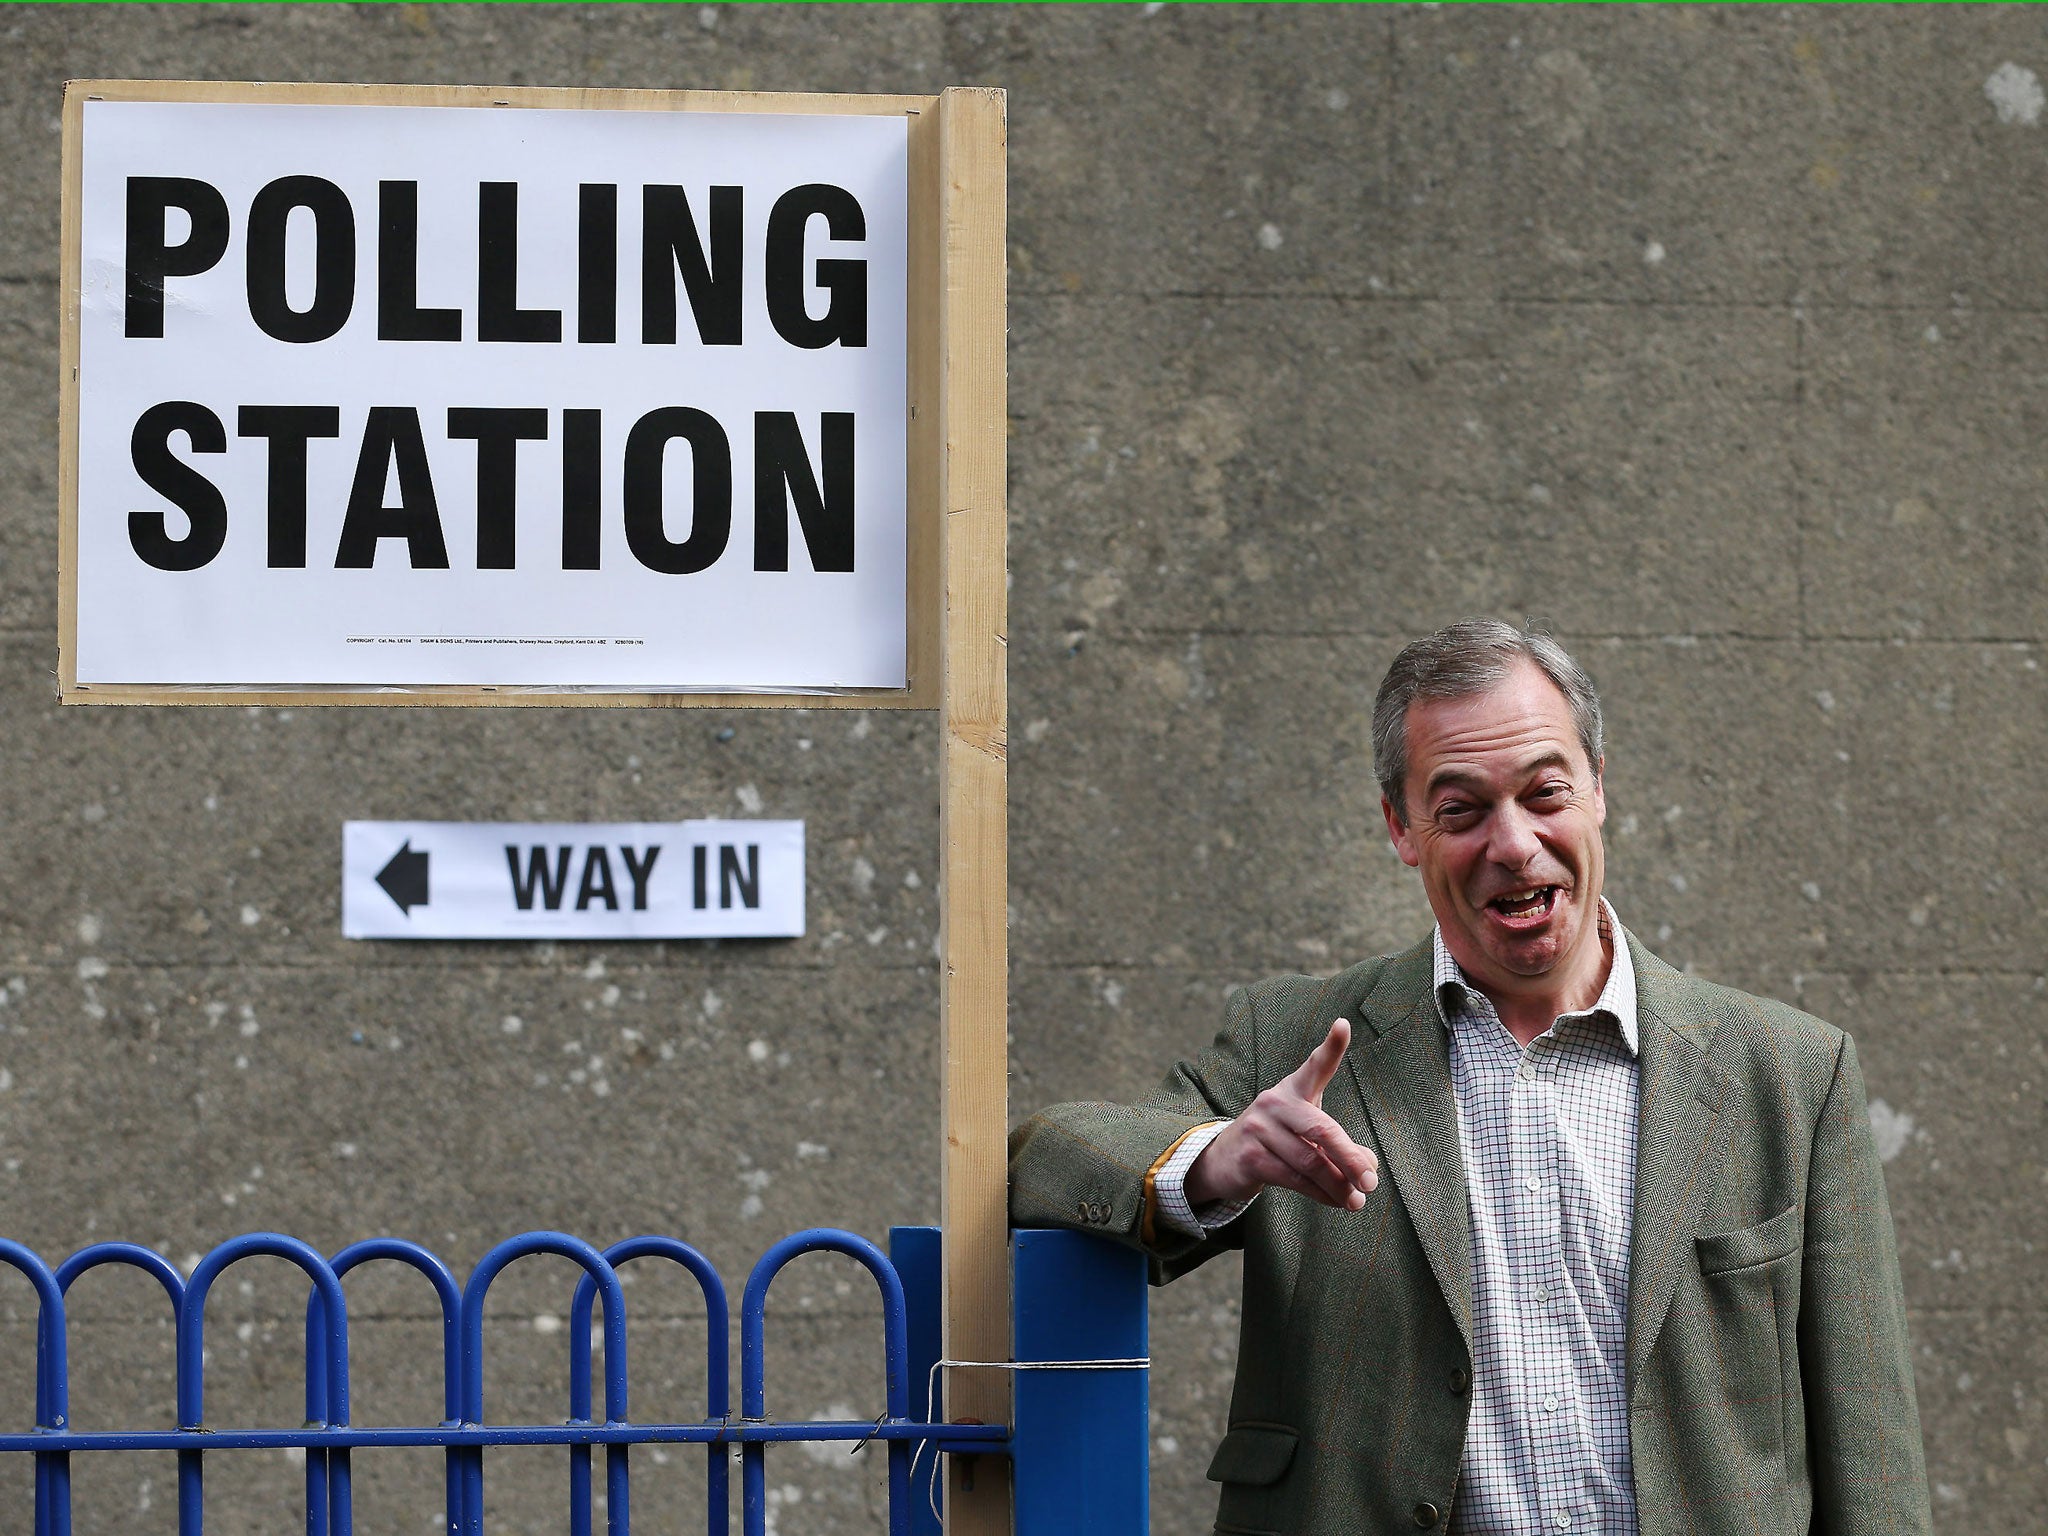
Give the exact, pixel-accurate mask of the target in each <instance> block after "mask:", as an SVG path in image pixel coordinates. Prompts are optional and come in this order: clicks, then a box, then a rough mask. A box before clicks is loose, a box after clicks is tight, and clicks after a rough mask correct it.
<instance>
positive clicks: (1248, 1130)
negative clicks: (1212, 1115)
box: [1184, 1019, 1380, 1211]
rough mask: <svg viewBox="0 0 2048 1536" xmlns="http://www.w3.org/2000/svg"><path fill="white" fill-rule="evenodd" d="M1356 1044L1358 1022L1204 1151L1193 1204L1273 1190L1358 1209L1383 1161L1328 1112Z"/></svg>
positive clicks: (1333, 1031)
mask: <svg viewBox="0 0 2048 1536" xmlns="http://www.w3.org/2000/svg"><path fill="white" fill-rule="evenodd" d="M1350 1044H1351V1021H1350V1020H1349V1019H1339V1020H1337V1021H1336V1022H1335V1023H1334V1024H1332V1025H1331V1026H1330V1033H1329V1034H1328V1035H1327V1036H1326V1037H1325V1038H1324V1040H1323V1043H1322V1044H1321V1045H1319V1046H1317V1047H1316V1048H1315V1050H1314V1051H1312V1052H1311V1053H1310V1054H1309V1058H1308V1060H1307V1061H1304V1062H1303V1063H1302V1064H1301V1065H1300V1066H1298V1067H1296V1068H1295V1069H1294V1070H1293V1071H1292V1072H1290V1073H1289V1074H1288V1075H1287V1076H1285V1077H1283V1078H1281V1079H1280V1081H1279V1082H1277V1083H1275V1084H1274V1085H1273V1086H1272V1087H1270V1088H1268V1089H1267V1090H1266V1091H1265V1092H1264V1093H1262V1094H1260V1095H1259V1096H1258V1097H1257V1098H1256V1099H1253V1100H1252V1102H1251V1106H1250V1108H1248V1109H1246V1110H1245V1112H1244V1113H1243V1114H1241V1115H1239V1116H1238V1117H1237V1118H1236V1119H1235V1120H1233V1121H1231V1123H1230V1126H1229V1128H1228V1129H1227V1130H1224V1131H1221V1132H1219V1133H1218V1134H1217V1136H1216V1139H1215V1140H1214V1141H1212V1142H1210V1143H1209V1145H1208V1146H1206V1147H1204V1148H1203V1149H1202V1155H1201V1156H1200V1157H1198V1158H1196V1159H1195V1165H1194V1167H1192V1168H1190V1169H1189V1170H1188V1176H1187V1183H1186V1184H1185V1186H1184V1188H1185V1190H1186V1192H1187V1197H1188V1203H1189V1204H1191V1205H1194V1206H1196V1207H1200V1206H1204V1205H1210V1204H1213V1203H1215V1202H1216V1201H1219V1200H1249V1199H1250V1198H1251V1197H1252V1196H1253V1195H1255V1194H1257V1193H1258V1192H1259V1191H1260V1190H1261V1189H1263V1188H1264V1187H1265V1186H1266V1185H1268V1184H1277V1185H1279V1186H1280V1187H1281V1188H1282V1189H1291V1190H1293V1191H1294V1192H1295V1193H1296V1194H1301V1195H1307V1196H1308V1197H1309V1199H1311V1200H1319V1201H1321V1202H1322V1203H1323V1204H1324V1205H1329V1206H1335V1207H1336V1208H1337V1209H1339V1210H1346V1211H1355V1210H1358V1209H1359V1208H1360V1207H1361V1206H1363V1205H1364V1204H1365V1197H1366V1195H1367V1194H1368V1193H1370V1192H1371V1191H1372V1190H1373V1189H1374V1188H1375V1187H1377V1185H1378V1184H1379V1181H1380V1172H1379V1168H1380V1164H1379V1159H1378V1158H1376V1157H1374V1156H1373V1155H1372V1153H1371V1151H1369V1150H1368V1149H1367V1148H1365V1147H1361V1146H1360V1145H1358V1143H1357V1142H1355V1141H1353V1140H1352V1139H1351V1138H1350V1137H1349V1136H1347V1135H1345V1134H1344V1129H1343V1127H1342V1126H1340V1125H1338V1124H1337V1122H1336V1121H1335V1120H1332V1119H1331V1118H1330V1117H1329V1116H1328V1115H1326V1114H1324V1113H1323V1108H1322V1105H1323V1090H1324V1089H1325V1088H1327V1087H1329V1086H1330V1079H1331V1078H1333V1077H1335V1076H1336V1075H1337V1064H1338V1063H1339V1062H1341V1061H1342V1060H1343V1059H1344V1051H1345V1048H1346V1047H1347V1046H1349V1045H1350Z"/></svg>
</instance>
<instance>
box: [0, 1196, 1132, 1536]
mask: <svg viewBox="0 0 2048 1536" xmlns="http://www.w3.org/2000/svg"><path fill="white" fill-rule="evenodd" d="M891 1249H892V1253H893V1258H892V1256H891V1255H888V1254H884V1253H883V1252H882V1250H881V1249H879V1248H877V1247H876V1246H875V1245H874V1244H873V1243H870V1242H869V1241H867V1240H866V1239H865V1238H862V1237H859V1236H857V1235H856V1234H854V1233H851V1232H842V1231H837V1230H833V1229H829V1228H813V1229H811V1230H809V1231H804V1232H798V1233H795V1234H793V1235H791V1236H789V1237H786V1238H784V1239H782V1241H780V1242H778V1243H776V1244H775V1245H774V1246H773V1247H772V1248H770V1249H769V1250H768V1251H767V1252H766V1253H764V1254H763V1255H762V1256H761V1258H760V1260H759V1261H758V1262H757V1263H756V1264H755V1265H754V1267H753V1269H752V1271H751V1272H750V1273H749V1274H748V1276H747V1283H746V1287H745V1289H744V1290H743V1292H742V1293H741V1299H740V1411H739V1413H738V1414H737V1415H735V1414H734V1413H733V1412H732V1403H731V1370H730V1361H729V1358H728V1352H727V1330H728V1323H729V1317H730V1309H729V1306H728V1303H727V1293H726V1289H725V1285H724V1283H723V1282H722V1281H721V1280H720V1278H719V1276H718V1272H717V1271H716V1270H715V1269H714V1268H713V1267H712V1266H711V1264H710V1263H709V1261H708V1260H706V1259H705V1258H704V1256H703V1255H702V1254H700V1253H698V1252H697V1251H696V1250H695V1249H694V1248H692V1247H690V1246H689V1244H687V1243H684V1242H682V1241H680V1240H679V1239H676V1238H671V1237H636V1238H630V1239H628V1240H627V1241H625V1242H622V1243H617V1244H614V1245H613V1246H612V1247H610V1248H607V1249H605V1250H604V1251H602V1252H600V1251H598V1250H597V1249H596V1248H594V1247H592V1246H591V1245H590V1244H588V1243H586V1242H583V1241H582V1240H580V1239H578V1238H574V1237H570V1236H568V1235H567V1234H565V1233H561V1232H529V1233H526V1234H524V1235H522V1236H519V1237H514V1238H511V1239H509V1240H507V1241H505V1242H503V1243H500V1244H499V1245H498V1246H497V1247H495V1248H493V1249H492V1250H491V1251H490V1252H489V1253H488V1254H486V1255H485V1256H484V1258H483V1260H482V1262H480V1263H479V1264H478V1265H477V1266H476V1268H475V1270H474V1271H473V1272H472V1273H471V1274H470V1276H469V1279H468V1281H467V1283H465V1284H457V1282H456V1279H455V1276H454V1274H453V1273H452V1272H451V1271H450V1269H449V1268H448V1266H447V1265H446V1264H445V1263H443V1262H442V1261H441V1260H440V1259H439V1258H437V1257H435V1255H434V1254H432V1253H431V1252H429V1251H428V1250H427V1249H425V1248H423V1247H421V1246H420V1245H419V1244H417V1243H411V1242H405V1241H401V1240H399V1239H396V1238H372V1239H370V1240H368V1241H366V1242H360V1243H355V1244H352V1245H350V1246H349V1247H347V1248H344V1249H343V1250H341V1252H339V1253H337V1254H335V1255H334V1256H333V1257H332V1258H329V1257H327V1256H325V1255H323V1254H321V1253H320V1252H319V1251H318V1250H317V1249H315V1248H313V1247H311V1246H310V1245H308V1244H306V1243H304V1242H302V1241H300V1240H299V1239H297V1238H293V1237H286V1236H284V1235H282V1234H280V1233H274V1232H256V1233H250V1234H248V1235H246V1236H243V1237H237V1238H232V1239H230V1240H229V1241H227V1242H225V1243H222V1244H221V1245H220V1246H219V1247H218V1248H215V1249H214V1250H213V1251H212V1252H211V1253H209V1254H207V1255H206V1256H205V1257H204V1258H203V1259H201V1260H200V1261H199V1263H198V1265H197V1267H195V1268H194V1269H193V1271H192V1273H191V1275H190V1276H189V1277H186V1276H182V1275H180V1274H179V1272H178V1270H177V1269H176V1268H175V1267H174V1266H173V1265H172V1264H171V1263H170V1262H169V1261H168V1260H166V1259H165V1258H164V1257H163V1256H162V1255H161V1254H159V1253H157V1252H156V1251H155V1250H153V1249H149V1248H144V1247H141V1246H139V1245H137V1244H134V1243H121V1242H106V1243H95V1244H93V1245H91V1246H90V1247H87V1248H83V1249H80V1250H79V1251H78V1252H77V1253H74V1254H73V1255H71V1257H70V1258H68V1259H66V1260H64V1262H63V1263H61V1264H59V1265H57V1266H56V1267H55V1268H54V1269H53V1268H51V1267H50V1266H49V1265H47V1264H45V1263H44V1262H43V1260H42V1259H41V1258H39V1257H38V1256H37V1255H36V1254H35V1253H33V1252H31V1251H30V1250H29V1249H27V1248H25V1247H23V1246H22V1245H21V1244H19V1243H16V1242H12V1241H9V1240H6V1239H0V1264H6V1265H9V1266H11V1267H13V1268H14V1269H16V1270H18V1271H20V1272H21V1273H22V1274H23V1275H24V1276H26V1277H27V1279H28V1281H29V1283H30V1284H31V1285H32V1286H33V1287H34V1288H35V1291H36V1296H37V1302H38V1306H37V1331H36V1378H35V1406H36V1412H35V1426H34V1428H33V1429H32V1430H30V1431H28V1432H26V1433H0V1455H5V1454H7V1453H10V1452H12V1453H18V1454H25V1455H30V1456H33V1457H34V1458H35V1513H34V1518H35V1524H34V1531H35V1536H71V1458H72V1457H73V1456H74V1455H76V1454H79V1453H82V1452H104V1451H174V1452H176V1453H177V1465H178V1526H177V1529H178V1533H179V1536H201V1533H202V1532H203V1530H204V1526H205V1518H206V1513H205V1512H206V1459H207V1457H209V1456H217V1455H220V1454H224V1453H231V1452H235V1451H240V1450H280V1449H292V1448H297V1449H299V1450H302V1451H303V1452H304V1453H305V1473H306V1505H305V1516H306V1530H307V1536H353V1529H354V1525H353V1501H352V1496H351V1480H350V1455H351V1453H352V1452H354V1451H356V1450H358V1449H363V1448H380V1447H393V1446H411V1447H434V1446H438V1447H441V1448H442V1449H443V1451H444V1454H445V1457H446V1462H447V1491H446V1505H447V1530H448V1532H449V1533H450V1536H483V1532H484V1452H485V1450H486V1449H487V1448H489V1447H491V1446H550V1445H558V1446H563V1447H566V1448H567V1453H568V1487H569V1499H568V1515H567V1528H568V1531H569V1533H570V1536H590V1533H591V1530H592V1523H591V1522H592V1505H593V1485H592V1480H593V1476H594V1471H593V1452H594V1451H595V1450H596V1449H597V1448H599V1447H602V1448H603V1452H604V1487H605V1501H604V1512H605V1529H606V1531H607V1533H608V1536H630V1533H631V1531H632V1479H631V1461H630V1453H631V1448H632V1447H633V1446H636V1445H692V1444H695V1445H702V1446H703V1447H704V1448H705V1455H706V1458H707V1462H706V1467H707V1479H708V1480H707V1501H706V1502H707V1511H706V1521H705V1529H706V1531H707V1532H708V1533H710V1536H726V1533H727V1532H728V1531H729V1529H730V1514H731V1511H730V1503H731V1498H730V1486H729V1482H728V1476H729V1460H728V1458H729V1455H730V1452H731V1449H732V1448H733V1447H735V1446H737V1447H738V1449H739V1458H740V1479H741V1496H740V1506H741V1528H742V1531H743V1536H763V1533H764V1531H765V1528H766V1520H767V1496H766V1453H767V1448H768V1446H769V1445H770V1444H772V1443H776V1442H783V1441H803V1440H809V1441H841V1442H854V1443H856V1444H860V1443H866V1442H879V1443H881V1444H883V1445H884V1446H886V1447H887V1457H888V1485H889V1494H888V1509H889V1530H890V1533H891V1536H930V1533H933V1532H936V1531H937V1529H938V1521H937V1519H936V1517H935V1515H934V1513H933V1512H932V1510H931V1508H930V1505H929V1502H928V1500H929V1499H930V1494H929V1492H928V1491H927V1489H926V1488H925V1487H923V1486H922V1480H920V1481H921V1485H920V1487H918V1488H917V1489H915V1490H913V1488H912V1479H911V1470H912V1463H913V1460H914V1459H922V1460H923V1462H924V1465H925V1467H926V1468H927V1469H928V1470H929V1471H930V1472H931V1474H932V1477H933V1479H934V1481H936V1478H937V1468H938V1458H939V1457H940V1456H941V1455H945V1454H952V1455H1000V1456H1005V1457H1009V1458H1012V1459H1013V1461H1014V1463H1015V1478H1016V1500H1017V1502H1016V1515H1017V1519H1016V1530H1017V1532H1018V1536H1033V1533H1035V1532H1045V1533H1050V1532H1053V1531H1060V1532H1063V1533H1066V1536H1112V1533H1123V1536H1135V1533H1138V1532H1143V1531H1144V1530H1145V1529H1146V1507H1145V1488H1144V1484H1145V1461H1146V1457H1145V1451H1146V1434H1147V1425H1146V1401H1147V1393H1146V1383H1145V1371H1144V1366H1145V1364H1146V1361H1145V1359H1144V1352H1145V1351H1144V1340H1145V1323H1144V1309H1145V1308H1144V1282H1143V1271H1142V1267H1141V1265H1140V1264H1139V1263H1138V1261H1137V1260H1136V1256H1135V1255H1132V1254H1129V1253H1125V1252H1123V1251H1121V1250H1116V1249H1111V1248H1109V1247H1108V1246H1107V1245H1105V1244H1102V1243H1100V1242H1097V1241H1095V1240H1092V1239H1089V1238H1086V1237H1082V1236H1079V1235H1077V1234H1074V1233H1066V1232H1027V1233H1018V1234H1016V1244H1015V1248H1014V1255H1015V1268H1016V1329H1015V1337H1016V1341H1017V1348H1016V1350H1015V1352H1014V1353H1015V1363H1012V1362H951V1361H943V1360H941V1359H940V1358H939V1351H938V1343H937V1340H938V1294H939V1279H938V1276H939V1242H938V1233H937V1232H936V1231H935V1230H934V1229H931V1228H897V1229H896V1230H895V1231H894V1233H892V1238H891ZM820 1251H824V1252H833V1253H839V1254H844V1255H846V1256H847V1257H849V1258H851V1259H853V1260H855V1261H856V1262H858V1263H859V1264H861V1265H862V1266H863V1267H864V1268H865V1269H866V1270H867V1271H868V1273H869V1274H870V1275H871V1276H872V1277H873V1278H874V1281H875V1284H876V1286H877V1288H878V1289H879V1291H880V1293H881V1301H882V1333H883V1338H882V1351H883V1361H884V1399H885V1400H884V1403H883V1405H882V1407H881V1410H880V1411H879V1412H878V1413H877V1414H876V1415H875V1417H874V1418H872V1419H863V1420H853V1421H845V1422H821V1421H816V1420H799V1421H778V1420H772V1419H769V1418H768V1417H767V1416H766V1381H765V1375H766V1370H765V1360H766V1350H765V1343H766V1341H765V1317H766V1309H767V1301H768V1290H769V1287H770V1285H771V1284H772V1283H773V1282H774V1280H775V1277H776V1275H777V1273H778V1272H779V1271H780V1270H781V1269H782V1268H783V1266H784V1265H786V1264H787V1263H789V1262H790V1261H791V1260H792V1259H794V1258H796V1257H798V1256H799V1255H801V1254H806V1253H814V1252H820ZM529 1254H556V1255H559V1256H561V1257H563V1258H567V1259H570V1260H572V1261H574V1262H575V1263H576V1264H578V1265H580V1266H581V1267H582V1269H583V1276H582V1278H581V1280H580V1281H579V1283H578V1286H577V1289H576V1294H575V1299H574V1302H573V1303H572V1306H571V1308H570V1324H569V1349H570V1369H569V1391H568V1410H569V1412H568V1418H567V1420H566V1421H565V1422H563V1423H560V1424H520V1425H500V1424H490V1423H487V1422H486V1420H485V1413H484V1402H485V1399H484V1348H483V1321H484V1302H485V1298H486V1296H487V1295H488V1293H489V1291H490V1287H491V1283H492V1282H493V1281H494V1280H495V1279H496V1278H497V1277H498V1275H499V1274H500V1273H501V1272H502V1271H503V1270H504V1269H505V1267H506V1266H507V1265H509V1264H510V1263H512V1262H513V1261H514V1260H515V1259H519V1258H523V1257H525V1256H527V1255H529ZM256 1255H269V1256H273V1257H276V1258H281V1259H285V1260H287V1261H289V1262H290V1263H293V1264H295V1265H297V1266H298V1268H299V1269H300V1270H302V1271H303V1272H304V1273H305V1275H306V1277H307V1279H308V1281H309V1282H310V1285H311V1294H310V1296H309V1298H308V1301H307V1307H306V1342H305V1372H306V1422H305V1423H304V1424H303V1425H301V1426H299V1427H296V1428H282V1429H208V1428H207V1427H206V1411H205V1397H206V1376H205V1366H206V1301H207V1296H208V1294H209V1292H210V1291H211V1290H212V1288H213V1285H214V1282H215V1281H216V1280H218V1279H219V1277H220V1275H221V1273H222V1271H224V1270H225V1269H227V1268H228V1266H230V1265H231V1264H233V1263H235V1262H236V1261H237V1260H239V1259H244V1258H249V1257H252V1256H256ZM372 1260H385V1261H390V1262H395V1263H398V1264H401V1265H405V1266H408V1267H410V1268H411V1269H413V1270H415V1271H417V1272H418V1273H419V1275H420V1276H421V1277H422V1279H423V1280H424V1282H425V1283H426V1284H428V1285H430V1286H431V1287H432V1289H433V1292H434V1296H435V1299H436V1301H437V1303H438V1306H439V1310H440V1316H441V1330H442V1353H443V1360H442V1375H443V1384H444V1403H443V1412H444V1418H443V1419H442V1421H441V1422H440V1423H439V1424H435V1425H422V1426H418V1427H412V1428H374V1429H372V1428H360V1427H356V1426H353V1425H352V1424H351V1423H350V1420H349V1326H348V1305H347V1299H346V1297H345V1295H344V1294H343V1291H342V1286H341V1277H342V1276H344V1275H346V1274H347V1273H349V1272H350V1271H351V1270H353V1269H355V1268H357V1267H358V1266H359V1265H362V1264H366V1263H369V1262H371V1261H372ZM640 1260H662V1261H667V1262H670V1263H673V1264H677V1265H680V1266H681V1267H682V1268H683V1269H684V1270H686V1271H687V1272H688V1273H689V1274H690V1275H691V1276H692V1277H693V1278H694V1279H695V1281H696V1282H697V1285H698V1287H699V1288H700V1290H701V1291H702V1294H703V1298H704V1308H705V1313H706V1318H707V1324H708V1326H707V1344H706V1361H705V1365H706V1381H707V1390H706V1401H705V1405H704V1417H703V1418H702V1419H701V1420H697V1421H694V1422H685V1423H635V1422H634V1421H633V1419H632V1418H631V1415H630V1412H629V1391H628V1380H627V1369H626V1363H627V1352H626V1305H625V1294H624V1292H623V1291H622V1290H621V1288H620V1285H619V1277H618V1273H617V1270H618V1267H619V1266H620V1265H623V1264H625V1263H628V1262H632V1261H640ZM110 1264H111V1265H127V1266H130V1267H133V1268H136V1269H139V1270H142V1271H143V1272H144V1273H146V1274H148V1275H150V1276H151V1277H152V1278H154V1279H155V1280H156V1281H157V1282H158V1283H159V1284H160V1285H161V1286H162V1287H163V1290H164V1292H165V1295H166V1296H167V1297H168V1299H169V1302H170V1306H171V1310H172V1313H173V1316H174V1318H175V1322H176V1328H177V1392H176V1396H177V1426H178V1427H177V1428H175V1429H161V1430H146V1429H145V1430H105V1431H103V1430H95V1431H91V1432H87V1433H81V1432H79V1431H76V1430H74V1429H72V1428H71V1418H70V1414H71V1408H70V1395H71V1381H70V1370H69V1365H68V1357H67V1352H66V1325H65V1310H64V1303H65V1294H66V1292H67V1291H68V1290H69V1289H70V1287H71V1285H72V1283H73V1282H74V1281H76V1280H77V1279H78V1277H79V1276H80V1275H83V1274H84V1273H86V1272H87V1271H88V1270H91V1269H94V1268H97V1267H99V1266H101V1265H110ZM594 1313H597V1314H598V1315H599V1316H600V1318H601V1326H602V1328H603V1333H604V1365H603V1378H604V1384H603V1407H604V1411H603V1415H602V1417H599V1416H597V1415H596V1414H595V1413H594V1412H593V1402H592V1395H593V1385H594V1384H593V1379H592V1378H593V1351H592V1346H591V1322H592V1317H593V1314H594ZM948 1367H952V1368H979V1369H1008V1370H1017V1371H1018V1372H1019V1375H1018V1382H1019V1385H1018V1390H1017V1394H1016V1405H1017V1406H1016V1412H1015V1413H1014V1414H1013V1424H1011V1425H1002V1424H948V1423H945V1422H942V1419H943V1407H942V1397H943V1387H942V1385H939V1383H940V1379H941V1374H942V1371H943V1370H944V1369H945V1368H948ZM928 1395H929V1397H930V1401H929V1402H927V1401H926V1399H927V1396H928ZM913 1396H914V1397H915V1400H916V1402H917V1405H918V1408H919V1409H920V1411H921V1413H922V1415H923V1416H922V1417H913V1414H912V1404H913ZM926 1448H928V1449H926ZM0 1526H9V1527H10V1528H11V1522H10V1521H8V1520H7V1519H6V1518H5V1517H4V1515H0Z"/></svg>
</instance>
